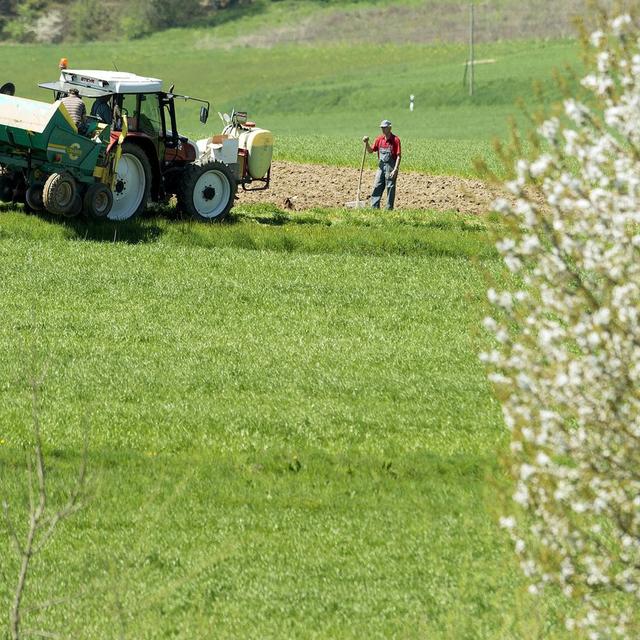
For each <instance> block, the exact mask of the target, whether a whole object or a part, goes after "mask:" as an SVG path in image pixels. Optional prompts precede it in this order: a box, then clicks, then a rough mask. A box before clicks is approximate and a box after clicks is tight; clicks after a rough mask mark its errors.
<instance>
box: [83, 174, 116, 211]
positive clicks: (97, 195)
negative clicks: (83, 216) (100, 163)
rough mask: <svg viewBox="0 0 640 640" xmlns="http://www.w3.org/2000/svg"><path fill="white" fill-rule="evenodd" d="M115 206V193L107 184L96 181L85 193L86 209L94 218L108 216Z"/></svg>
mask: <svg viewBox="0 0 640 640" xmlns="http://www.w3.org/2000/svg"><path fill="white" fill-rule="evenodd" d="M112 206H113V194H112V193H111V190H110V189H109V187H107V185H105V184H102V182H96V183H95V184H92V185H90V186H89V188H88V189H87V192H86V193H85V194H84V210H85V212H86V213H88V214H89V215H90V216H91V217H92V218H106V217H107V216H108V215H109V212H110V211H111V207H112Z"/></svg>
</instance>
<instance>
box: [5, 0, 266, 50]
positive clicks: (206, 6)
mask: <svg viewBox="0 0 640 640" xmlns="http://www.w3.org/2000/svg"><path fill="white" fill-rule="evenodd" d="M262 1H263V0H180V2H175V1H174V0H127V1H126V2H125V1H123V0H105V1H103V2H100V3H97V2H94V1H93V0H73V1H72V2H65V3H62V2H60V1H59V0H58V1H55V0H0V39H2V40H9V41H14V42H62V41H69V40H71V41H73V40H75V41H82V40H89V39H91V40H96V39H99V40H106V39H113V38H137V37H141V36H144V35H148V34H150V33H153V32H155V31H161V30H163V29H168V28H171V27H188V26H192V25H195V24H203V23H204V24H212V23H214V22H215V21H216V20H217V19H219V18H220V17H221V15H222V14H221V12H223V11H228V10H233V9H238V8H241V7H247V6H249V5H253V4H260V3H261V2H262Z"/></svg>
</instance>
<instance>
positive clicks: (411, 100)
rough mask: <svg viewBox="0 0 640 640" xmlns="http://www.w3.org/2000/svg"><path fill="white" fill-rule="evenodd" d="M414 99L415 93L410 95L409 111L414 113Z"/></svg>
mask: <svg viewBox="0 0 640 640" xmlns="http://www.w3.org/2000/svg"><path fill="white" fill-rule="evenodd" d="M413 99H414V95H413V93H412V94H411V95H410V96H409V111H411V112H412V113H413Z"/></svg>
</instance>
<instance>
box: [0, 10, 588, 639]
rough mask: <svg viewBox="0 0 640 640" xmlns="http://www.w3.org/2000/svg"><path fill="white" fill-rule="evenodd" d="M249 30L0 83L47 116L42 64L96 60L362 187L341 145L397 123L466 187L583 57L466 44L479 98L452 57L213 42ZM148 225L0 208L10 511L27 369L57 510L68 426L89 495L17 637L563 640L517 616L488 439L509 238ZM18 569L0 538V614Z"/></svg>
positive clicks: (340, 227) (471, 228)
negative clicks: (235, 115)
mask: <svg viewBox="0 0 640 640" xmlns="http://www.w3.org/2000/svg"><path fill="white" fill-rule="evenodd" d="M370 4H372V3H369V4H367V3H365V5H366V6H369V5H370ZM375 4H376V6H380V7H390V6H392V5H391V4H390V3H375ZM407 4H412V6H414V5H415V6H417V3H407ZM505 4H508V3H505ZM365 5H363V6H365ZM301 10H303V11H311V9H310V8H309V6H305V7H303V8H302V9H301ZM265 15H266V14H264V13H263V14H262V17H263V18H264V16H265ZM268 15H269V16H270V17H269V18H268V20H266V23H268V24H269V25H271V27H274V25H277V23H278V20H282V21H283V23H284V24H290V23H287V22H286V18H285V17H284V15H283V14H282V12H280V13H273V14H268ZM278 16H280V17H278ZM298 17H299V16H298ZM294 18H296V16H294ZM259 19H260V16H259V15H258V14H254V15H253V16H251V15H249V16H248V17H242V16H236V17H235V18H234V19H233V20H232V21H229V22H226V23H224V24H220V25H218V26H217V27H211V28H208V29H207V30H204V29H202V30H196V29H194V30H177V31H170V32H164V33H162V34H156V35H155V36H152V37H150V38H147V39H143V40H138V41H134V42H118V43H104V42H102V43H99V45H96V44H76V45H71V44H65V45H64V46H57V45H56V46H53V45H46V46H45V45H24V46H14V45H2V46H0V58H1V59H2V60H3V78H2V80H3V81H4V80H13V81H14V82H16V84H17V85H18V92H19V94H20V95H25V96H28V97H34V98H35V97H40V98H47V97H48V96H46V94H44V93H42V91H41V90H38V89H36V88H35V85H36V83H37V82H38V81H46V80H51V79H53V78H55V77H56V76H57V61H58V59H59V58H60V57H61V56H62V55H65V56H66V57H68V58H69V59H70V61H71V64H72V65H73V66H76V65H77V66H82V67H86V68H91V67H95V66H97V67H105V66H109V64H108V63H105V61H106V60H111V59H113V61H114V62H115V63H116V64H117V65H118V67H119V68H121V69H125V68H126V69H127V70H131V71H136V72H139V73H144V74H148V75H157V76H159V77H162V78H164V79H165V81H166V83H167V84H170V83H172V82H175V83H176V91H179V92H183V93H186V94H194V95H198V96H200V97H204V98H208V99H211V100H212V101H213V103H214V105H215V107H216V108H217V109H220V110H228V109H230V108H231V107H233V106H236V107H242V108H247V109H248V110H249V112H250V114H251V116H252V117H255V118H256V119H257V120H258V123H259V124H262V125H264V126H267V127H269V128H271V129H273V130H274V131H275V133H276V136H277V147H276V153H277V155H278V157H279V158H287V159H297V160H306V161H310V162H325V163H331V164H335V165H352V166H356V164H357V163H358V161H359V156H360V152H361V143H360V142H359V139H360V137H361V136H362V135H363V134H364V133H369V134H373V133H375V132H376V125H377V124H378V121H379V120H380V118H381V117H389V118H391V119H392V120H393V121H394V129H395V130H396V132H397V133H399V134H400V135H401V136H402V138H403V143H404V150H405V159H404V165H405V167H408V168H413V169H416V170H420V171H425V172H436V173H451V174H461V175H470V174H472V171H473V170H472V166H471V163H470V159H471V157H472V156H474V155H476V154H482V155H485V156H486V157H487V158H488V159H489V160H490V161H491V155H490V148H491V137H492V136H494V135H498V136H500V135H504V134H505V132H506V131H507V125H506V117H507V116H508V115H509V114H512V113H514V112H515V111H516V110H515V108H514V106H513V103H514V100H515V98H516V97H517V96H518V95H520V96H523V97H524V98H525V99H526V100H527V101H528V102H529V104H530V106H531V105H533V106H535V100H534V98H533V96H534V94H533V91H532V90H531V81H532V80H534V79H538V80H540V81H541V83H542V84H543V86H544V89H545V91H546V93H547V100H548V101H550V100H552V99H553V98H556V97H558V94H557V92H556V90H555V89H554V86H553V84H552V83H551V82H550V81H549V77H550V72H551V68H552V67H554V66H561V65H562V64H563V63H565V62H570V63H577V58H578V47H577V45H576V44H575V43H574V42H573V41H567V40H563V41H559V40H550V41H517V42H515V41H503V42H498V43H494V44H491V43H482V44H481V45H479V47H478V52H477V55H478V57H479V58H488V59H495V62H493V63H488V64H484V65H479V66H478V68H477V81H478V85H477V88H478V92H477V95H476V96H475V97H474V98H473V99H470V98H468V96H466V94H465V91H464V89H463V88H462V73H463V66H462V65H463V62H464V60H465V57H466V50H465V47H464V46H463V45H461V44H449V45H445V44H416V43H412V44H398V43H392V42H390V43H387V44H384V45H379V44H377V43H375V42H371V43H363V42H359V43H357V42H356V43H352V44H350V45H347V44H345V43H335V42H333V43H323V42H321V41H317V42H314V43H313V44H311V45H299V44H295V43H292V44H277V43H275V44H274V43H272V45H273V46H272V45H269V46H263V47H261V48H259V49H256V48H252V47H250V46H248V45H241V44H239V43H238V42H235V41H233V38H236V37H237V33H238V32H240V33H242V32H243V29H242V27H243V25H244V26H245V27H246V28H247V29H248V27H249V26H250V25H252V24H255V21H257V20H259ZM244 21H246V22H244ZM252 21H253V22H252ZM245 30H246V29H245ZM5 76H6V77H5ZM409 93H414V94H415V95H416V105H417V106H416V111H415V112H414V113H413V114H410V113H409V112H408V108H407V107H408V95H409ZM181 116H183V121H184V122H185V127H184V130H185V132H186V133H189V134H191V135H194V136H196V137H197V136H199V135H200V134H201V133H202V135H204V133H203V132H206V133H211V132H212V131H215V130H217V129H218V126H217V124H216V123H215V120H212V121H211V122H210V124H209V125H207V127H206V128H204V129H202V128H200V126H199V125H198V123H197V108H195V107H194V106H193V105H190V104H189V103H187V104H186V105H184V106H183V107H182V112H181ZM156 213H157V212H156ZM161 213H164V214H165V215H164V216H160V217H158V216H156V215H149V216H148V217H146V218H144V219H142V220H140V221H137V222H133V223H131V224H127V225H121V226H118V227H117V228H114V227H113V226H111V225H107V224H104V225H102V224H98V223H93V222H91V223H89V222H85V221H76V222H65V221H62V220H57V219H54V218H50V217H48V216H41V217H34V216H26V215H25V214H24V213H23V212H22V211H20V210H14V209H11V208H10V207H9V206H6V205H0V320H1V322H0V353H2V354H3V356H2V358H0V493H1V494H2V499H6V500H7V502H8V503H9V507H10V510H11V512H12V513H14V514H19V513H20V512H21V510H24V506H25V504H26V502H27V494H26V489H25V485H24V481H25V473H26V464H25V462H24V449H25V447H27V446H28V443H29V440H30V432H31V431H30V430H31V395H30V391H29V385H28V380H29V378H30V377H32V376H34V375H37V373H38V372H40V371H41V370H42V369H43V368H46V375H45V383H44V386H43V390H42V396H41V409H40V415H41V421H42V425H43V433H44V438H45V445H46V453H47V456H48V459H49V461H50V475H51V481H52V486H53V488H54V494H55V495H54V498H55V499H59V498H60V492H61V487H62V485H63V483H64V481H65V480H69V479H70V478H71V477H72V475H73V472H74V468H75V467H76V466H77V464H78V461H79V456H80V450H81V448H82V443H83V441H84V439H85V435H86V436H87V438H88V442H89V466H90V470H91V473H92V476H93V478H94V479H93V481H92V487H93V493H94V499H93V500H92V501H91V502H90V503H89V505H88V506H87V508H86V509H84V510H83V511H81V512H80V513H78V514H77V515H76V516H74V518H73V519H71V520H69V521H68V522H66V523H65V524H64V526H63V527H62V528H61V530H60V532H59V535H58V536H57V537H56V538H55V540H54V542H53V543H52V544H51V545H50V546H49V547H47V550H46V553H45V555H44V556H43V557H41V558H39V559H38V561H37V563H36V564H35V569H34V574H33V575H32V577H31V580H30V583H29V591H28V593H29V595H28V600H27V605H34V604H36V603H37V602H40V601H46V600H49V599H51V598H59V597H62V598H63V602H62V603H60V604H58V605H57V606H55V607H52V608H50V609H47V610H46V611H44V612H43V613H42V614H41V615H40V617H38V612H37V611H31V612H28V613H27V620H29V626H35V627H37V628H46V629H47V630H52V631H58V632H60V633H61V634H62V636H63V637H70V638H87V639H89V638H101V639H102V638H172V637H173V638H212V637H215V638H253V637H256V638H257V637H259V638H289V637H302V638H338V637H339V638H362V637H371V638H392V637H396V638H455V639H458V638H465V639H466V638H468V639H470V640H471V639H474V640H475V639H477V638H496V639H497V638H500V639H502V638H526V637H532V638H533V637H545V638H554V637H563V633H562V630H561V628H560V625H559V623H558V615H557V613H558V610H559V609H560V607H562V606H564V604H563V603H562V602H561V601H560V600H559V599H558V598H557V597H556V595H555V594H553V593H547V594H545V596H544V597H543V598H542V599H540V600H533V601H532V600H530V599H529V596H528V595H527V594H526V583H525V581H524V579H523V578H522V576H521V573H520V571H519V569H518V567H517V566H516V563H515V560H514V557H513V554H512V552H511V551H510V549H509V545H508V543H507V542H506V540H505V538H504V536H503V534H502V532H501V531H500V530H499V529H498V527H497V525H496V517H497V514H499V513H501V507H500V499H501V498H500V497H501V496H505V495H508V493H509V492H508V489H506V488H505V487H504V482H505V480H504V477H503V471H502V469H501V467H500V464H499V458H500V456H501V455H502V453H503V451H504V448H505V444H506V438H507V436H506V434H505V430H504V427H503V424H502V420H501V416H500V411H499V407H498V405H497V403H496V402H495V400H494V399H493V398H492V396H491V394H490V392H489V388H488V385H487V383H486V380H485V376H484V373H483V371H482V368H481V367H480V365H479V362H478V359H477V353H478V352H479V351H480V350H481V349H482V348H484V347H485V346H486V342H485V340H486V338H485V336H484V335H483V333H482V332H481V330H480V329H479V326H480V320H481V318H482V317H483V315H484V313H485V307H484V300H485V293H484V292H485V289H486V286H487V282H488V281H491V280H493V279H498V280H503V279H504V278H505V274H504V273H503V269H502V266H501V264H500V263H499V261H498V259H497V256H496V253H495V251H494V249H493V247H492V242H491V239H490V232H491V231H495V230H496V229H499V224H500V223H499V222H498V221H496V220H495V219H494V218H492V217H491V216H488V215H484V216H477V217H470V216H464V215H460V214H454V213H439V214H436V213H434V212H430V211H408V212H402V213H394V214H382V215H381V214H377V215H373V214H372V213H371V212H366V211H365V212H358V213H357V214H356V213H355V212H352V211H346V210H325V209H317V210H313V211H305V212H285V211H282V210H279V209H278V208H276V207H273V206H267V205H254V206H248V205H242V206H239V207H236V209H234V213H233V216H232V218H231V220H230V221H229V223H228V224H225V225H222V226H219V225H216V226H211V225H203V224H199V223H192V222H184V221H177V220H175V219H172V217H171V214H172V212H171V211H168V212H167V211H164V212H161ZM54 501H55V500H54ZM3 526H4V523H3V524H2V525H0V527H3ZM24 526H25V523H24V520H22V521H21V528H22V529H24ZM0 533H5V531H4V530H3V529H2V528H0ZM16 575H17V566H16V562H15V560H14V559H13V556H12V554H11V552H10V547H9V542H8V540H7V537H6V536H4V535H2V536H0V611H7V609H8V602H9V598H10V594H11V590H12V588H13V584H14V582H15V576H16ZM0 637H1V632H0Z"/></svg>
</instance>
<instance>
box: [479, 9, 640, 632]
mask: <svg viewBox="0 0 640 640" xmlns="http://www.w3.org/2000/svg"><path fill="white" fill-rule="evenodd" d="M590 44H591V46H592V47H593V48H594V54H595V55H594V56H593V60H594V64H593V65H592V68H590V69H588V71H587V73H586V74H585V77H584V78H583V80H582V86H583V87H585V88H586V89H587V90H588V91H590V92H591V95H592V99H589V100H581V101H579V100H577V99H574V98H569V99H567V100H565V102H564V112H565V115H566V116H567V118H566V119H563V120H562V121H560V120H559V119H557V118H549V119H547V120H545V122H544V123H543V124H542V125H541V126H540V128H539V129H538V133H539V135H540V136H541V137H542V138H543V139H544V140H546V142H547V143H548V144H547V145H546V146H545V145H543V146H545V151H544V152H542V153H540V154H539V155H538V156H537V157H534V158H529V159H526V160H525V159H521V160H520V161H518V162H517V163H516V166H515V167H514V168H515V174H516V178H515V179H514V180H512V181H511V182H509V183H507V184H506V185H505V186H506V189H507V191H509V192H510V193H511V194H512V195H513V196H515V197H514V198H513V199H512V200H511V201H508V200H506V199H501V200H499V201H497V202H496V203H495V204H494V207H495V209H496V210H497V211H499V212H500V213H502V214H503V215H505V216H509V217H511V218H512V219H513V220H514V221H515V222H517V226H516V231H515V232H513V233H512V232H509V234H508V235H507V236H506V237H504V238H501V239H500V241H499V242H498V243H497V248H498V251H499V253H500V254H501V255H502V257H503V259H504V261H505V264H506V265H507V266H508V268H509V269H510V270H511V271H514V272H517V273H518V276H517V277H518V278H519V280H520V281H521V282H523V283H524V285H525V286H522V285H521V286H520V289H521V290H520V291H518V292H513V293H509V292H508V291H497V290H494V289H490V290H489V291H488V292H487V297H488V300H489V303H490V304H491V305H492V306H493V307H495V309H496V314H492V315H493V316H494V317H489V318H486V319H485V320H484V326H485V328H486V329H487V330H488V331H490V332H491V334H492V335H493V337H494V338H495V341H496V343H497V346H496V348H495V349H493V350H492V351H491V352H488V353H486V354H484V357H483V358H482V360H483V362H484V363H485V365H486V366H487V367H488V369H489V379H490V380H491V381H492V382H493V383H494V384H495V385H497V387H499V388H500V390H501V394H500V397H501V399H502V400H501V402H502V414H503V417H504V422H505V424H506V426H507V428H508V429H509V431H510V434H511V443H510V447H509V450H510V452H511V453H510V455H511V458H510V459H511V464H512V474H513V481H514V487H513V494H512V498H513V501H514V502H513V511H512V513H510V514H505V515H504V516H503V517H502V518H501V519H500V524H501V526H502V527H504V528H505V530H506V531H507V532H508V534H509V535H510V536H511V538H512V540H513V544H514V547H515V550H516V553H517V554H518V557H519V559H520V561H521V567H522V570H523V572H524V574H525V575H526V576H527V578H528V580H529V581H530V587H529V589H530V592H531V593H532V594H537V593H539V592H540V591H541V589H542V588H543V587H544V586H545V585H547V584H554V585H556V586H557V587H558V593H562V594H564V597H566V598H568V599H572V600H573V601H574V602H573V604H572V605H571V606H570V607H567V608H566V610H567V612H569V611H571V616H570V617H567V618H566V619H565V625H566V627H567V629H568V630H570V631H575V632H579V633H581V634H582V635H583V636H586V637H593V638H616V637H621V638H626V637H635V636H634V633H633V632H634V630H635V631H637V630H638V629H640V606H638V599H639V598H640V472H639V471H638V470H639V469H640V446H639V441H640V393H639V392H638V389H640V159H639V158H638V157H637V156H636V155H635V149H638V148H640V38H639V37H638V32H637V30H636V26H635V25H634V23H633V20H632V19H631V18H630V17H629V16H628V15H621V16H617V17H614V18H613V19H612V20H610V21H609V22H608V23H605V24H604V25H603V26H601V28H600V29H598V30H597V31H595V32H594V33H593V34H592V35H591V38H590ZM612 87H616V91H611V89H612ZM525 185H533V186H534V187H535V191H536V192H537V193H538V194H539V195H540V196H541V197H542V198H543V200H544V203H542V204H541V203H540V201H539V200H535V201H534V200H533V199H532V197H531V195H530V193H529V187H527V188H526V189H525ZM509 228H511V227H509Z"/></svg>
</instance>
